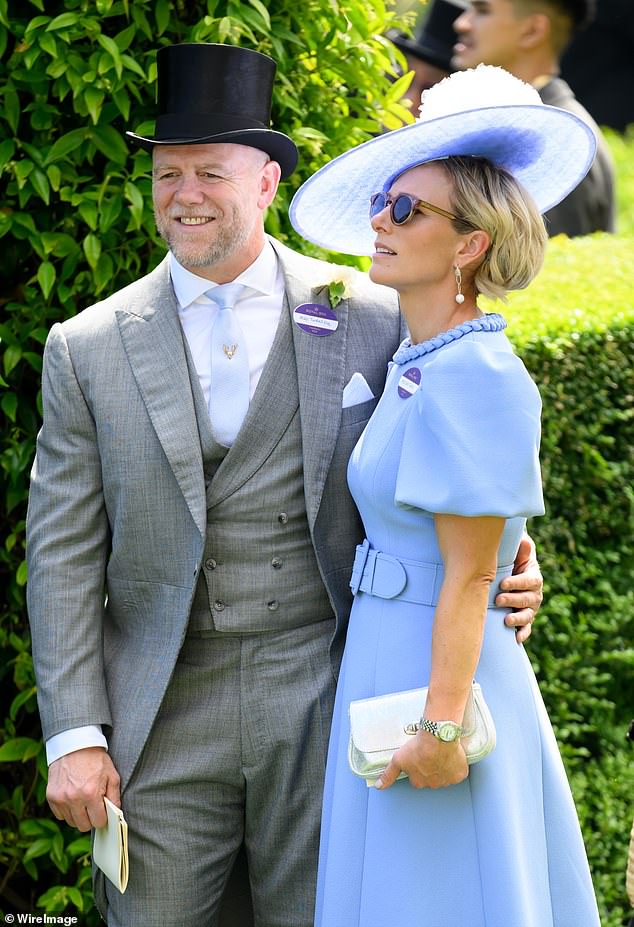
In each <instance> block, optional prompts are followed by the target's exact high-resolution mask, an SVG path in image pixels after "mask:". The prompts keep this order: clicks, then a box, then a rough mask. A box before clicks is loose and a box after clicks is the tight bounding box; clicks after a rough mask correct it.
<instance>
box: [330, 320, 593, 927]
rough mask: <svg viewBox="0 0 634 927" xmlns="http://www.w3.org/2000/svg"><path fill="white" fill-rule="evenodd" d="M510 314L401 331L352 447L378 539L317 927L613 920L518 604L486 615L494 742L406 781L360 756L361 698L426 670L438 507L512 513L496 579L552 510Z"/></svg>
mask: <svg viewBox="0 0 634 927" xmlns="http://www.w3.org/2000/svg"><path fill="white" fill-rule="evenodd" d="M505 325H506V323H505V322H504V319H503V318H502V317H501V316H499V315H497V314H491V315H487V316H485V317H484V318H482V319H480V320H474V321H473V322H467V323H465V324H463V325H461V326H459V327H458V328H455V329H452V330H451V331H450V332H447V333H445V334H443V335H441V336H439V337H438V338H434V339H432V340H431V341H427V342H424V343H423V344H419V345H413V346H412V345H410V344H409V342H407V341H406V342H404V343H403V345H401V347H400V348H399V350H398V351H397V353H396V354H395V356H394V363H393V364H391V365H390V370H389V372H388V377H387V383H386V388H385V392H384V395H383V396H382V398H381V400H380V402H379V404H378V406H377V409H376V411H375V413H374V415H373V416H372V419H371V420H370V422H369V424H368V426H367V428H366V430H365V432H364V433H363V435H362V436H361V438H360V440H359V443H358V444H357V447H356V449H355V451H354V453H353V455H352V458H351V461H350V466H349V471H348V480H349V484H350V488H351V491H352V494H353V496H354V498H355V501H356V503H357V505H358V507H359V510H360V512H361V515H362V518H363V522H364V526H365V531H366V542H364V544H363V545H361V546H360V548H359V549H358V552H357V558H356V560H355V566H354V571H353V581H352V586H353V590H356V594H355V600H354V605H353V609H352V614H351V618H350V626H349V630H348V636H347V643H346V649H345V653H344V659H343V664H342V668H341V675H340V679H339V685H338V690H337V699H336V705H335V712H334V718H333V725H332V732H331V739H330V748H329V756H328V764H327V773H326V786H325V794H324V807H323V820H322V833H321V849H320V863H319V877H318V891H317V908H316V921H315V923H316V925H317V927H389V925H398V927H597V925H599V917H598V913H597V907H596V902H595V897H594V892H593V888H592V883H591V879H590V873H589V869H588V863H587V859H586V854H585V849H584V845H583V840H582V836H581V832H580V829H579V824H578V820H577V815H576V811H575V808H574V804H573V800H572V796H571V793H570V788H569V785H568V781H567V779H566V774H565V771H564V767H563V764H562V761H561V758H560V755H559V751H558V747H557V743H556V741H555V737H554V735H553V731H552V727H551V724H550V721H549V719H548V716H547V714H546V710H545V708H544V704H543V701H542V698H541V695H540V692H539V689H538V687H537V684H536V681H535V677H534V674H533V671H532V669H531V666H530V663H529V661H528V659H527V656H526V654H525V652H524V649H523V647H521V646H519V645H518V644H517V642H516V640H515V634H514V631H513V629H511V628H508V627H506V626H505V625H504V622H503V617H504V614H505V609H500V608H495V607H490V608H489V610H488V612H487V618H486V626H485V635H484V641H483V647H482V654H481V657H480V661H479V665H478V668H477V673H476V680H477V681H478V682H479V683H480V685H481V686H482V689H483V692H484V695H485V698H486V701H487V704H488V706H489V708H490V709H491V713H492V715H493V718H494V721H495V725H496V730H497V746H496V749H495V750H494V752H493V753H492V754H490V755H489V756H488V757H486V758H485V759H484V760H482V761H481V762H480V763H477V764H475V765H473V766H471V767H470V772H469V776H468V778H467V779H466V780H465V781H464V782H462V783H460V784H459V785H454V786H450V787H448V788H444V789H437V790H431V789H420V790H419V789H414V788H412V786H410V784H409V781H408V780H401V781H398V782H397V783H396V784H395V785H394V786H393V787H392V788H391V789H389V790H387V791H385V792H379V791H377V790H376V789H373V788H368V787H367V786H366V784H365V782H364V781H363V780H362V779H359V778H358V777H356V776H355V775H353V773H352V772H351V771H350V769H349V767H348V758H347V753H348V740H349V721H348V706H349V703H350V701H351V700H352V699H358V698H367V697H370V696H373V695H379V694H384V693H388V692H396V691H400V690H404V689H412V688H417V687H419V686H423V685H426V684H427V682H428V680H429V670H430V655H431V630H432V624H433V620H434V605H435V603H436V602H437V597H438V591H439V588H440V584H441V582H442V558H441V555H440V551H439V549H438V544H437V539H436V535H435V531H434V520H433V514H432V513H435V512H441V513H453V514H457V515H464V516H478V515H494V516H502V517H505V518H506V519H507V520H506V524H505V528H504V533H503V537H502V541H501V544H500V549H499V555H498V566H499V573H498V577H497V580H496V583H495V584H494V586H497V583H498V582H499V579H500V577H502V576H504V575H508V574H509V573H510V572H511V570H512V564H513V561H514V559H515V554H516V551H517V547H518V544H519V541H520V538H521V535H522V532H523V529H524V526H525V519H526V517H527V516H530V515H536V514H541V513H542V512H543V501H542V492H541V482H540V475H539V461H538V448H539V420H540V411H541V403H540V398H539V393H538V391H537V388H536V386H535V384H534V383H533V381H532V380H531V379H530V377H529V375H528V373H527V371H526V369H525V368H524V366H523V364H522V362H521V361H520V360H519V358H518V357H517V356H516V355H515V354H514V353H513V351H512V348H511V345H510V343H509V341H508V339H507V338H506V335H505V334H504V332H503V328H504V327H505ZM395 571H396V573H397V574H398V573H399V571H402V574H401V575H402V576H404V577H405V585H404V588H402V589H400V591H398V590H399V588H400V587H401V586H403V583H402V582H401V581H399V580H398V577H397V580H396V583H395V579H394V577H395ZM421 577H422V578H423V579H421ZM494 596H495V589H494V588H492V591H491V596H490V602H492V601H493V598H494Z"/></svg>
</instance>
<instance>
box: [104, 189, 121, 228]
mask: <svg viewBox="0 0 634 927" xmlns="http://www.w3.org/2000/svg"><path fill="white" fill-rule="evenodd" d="M122 208H123V201H122V199H121V197H120V196H110V197H107V198H104V199H103V200H102V201H101V205H100V208H99V231H100V232H101V233H102V234H103V233H104V232H107V231H108V229H110V228H111V227H112V226H113V225H114V223H115V222H116V221H117V219H118V218H119V216H120V215H121V210H122Z"/></svg>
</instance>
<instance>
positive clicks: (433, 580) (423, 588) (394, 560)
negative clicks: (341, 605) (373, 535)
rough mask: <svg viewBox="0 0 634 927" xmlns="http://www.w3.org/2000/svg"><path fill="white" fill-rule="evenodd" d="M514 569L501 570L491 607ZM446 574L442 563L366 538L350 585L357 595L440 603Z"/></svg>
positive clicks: (492, 588)
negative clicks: (385, 549)
mask: <svg viewBox="0 0 634 927" xmlns="http://www.w3.org/2000/svg"><path fill="white" fill-rule="evenodd" d="M512 572H513V565H512V564H510V565H509V566H503V567H500V568H499V569H498V570H497V572H496V574H495V579H494V580H493V582H492V583H491V586H490V588H489V604H488V607H489V608H492V607H493V605H494V603H495V597H496V595H497V594H498V592H499V589H498V586H499V585H500V581H501V580H502V579H504V577H505V576H510V575H511V573H512ZM444 576H445V570H444V567H443V565H442V563H423V562H421V561H420V560H403V559H402V558H400V557H393V556H392V555H391V554H383V553H381V551H379V550H374V549H373V548H372V547H370V542H369V541H368V540H367V538H366V540H365V541H364V542H363V544H359V545H358V547H357V554H356V557H355V558H354V565H353V567H352V577H351V579H350V588H351V589H352V592H353V595H356V594H357V592H365V593H366V594H367V595H375V596H378V597H379V598H381V599H400V600H401V601H402V602H412V603H413V604H414V605H437V604H438V596H439V594H440V589H441V586H442V583H443V579H444Z"/></svg>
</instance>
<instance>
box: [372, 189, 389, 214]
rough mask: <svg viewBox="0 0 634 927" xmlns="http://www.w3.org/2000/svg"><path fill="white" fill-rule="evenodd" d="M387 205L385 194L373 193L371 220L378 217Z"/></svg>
mask: <svg viewBox="0 0 634 927" xmlns="http://www.w3.org/2000/svg"><path fill="white" fill-rule="evenodd" d="M386 205H387V196H386V195H385V193H373V194H372V196H371V197H370V218H372V217H373V216H377V215H378V214H379V213H380V212H382V211H383V210H384V209H385V207H386Z"/></svg>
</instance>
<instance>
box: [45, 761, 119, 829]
mask: <svg viewBox="0 0 634 927" xmlns="http://www.w3.org/2000/svg"><path fill="white" fill-rule="evenodd" d="M119 781H120V780H119V773H118V772H117V770H116V769H115V768H114V764H113V762H112V760H111V759H110V757H109V756H108V754H107V753H106V751H105V750H104V749H103V747H86V748H84V749H83V750H76V751H75V752H74V753H67V754H66V756H61V757H60V758H59V759H58V760H55V762H54V763H51V765H50V766H49V770H48V786H47V789H46V798H47V799H48V803H49V805H50V806H51V810H52V812H53V814H54V815H55V817H56V818H57V820H58V821H66V823H67V824H70V825H71V827H77V828H78V829H79V830H81V831H86V830H90V828H91V827H104V826H105V824H106V808H105V805H104V801H103V798H104V795H106V796H107V797H108V798H109V799H110V801H111V802H112V803H113V804H115V805H117V807H119V808H120V807H121V796H120V793H119Z"/></svg>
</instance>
